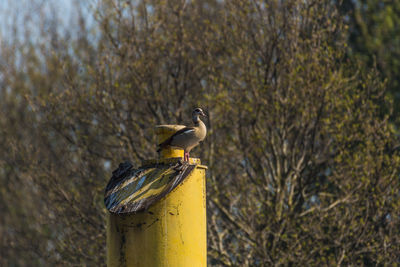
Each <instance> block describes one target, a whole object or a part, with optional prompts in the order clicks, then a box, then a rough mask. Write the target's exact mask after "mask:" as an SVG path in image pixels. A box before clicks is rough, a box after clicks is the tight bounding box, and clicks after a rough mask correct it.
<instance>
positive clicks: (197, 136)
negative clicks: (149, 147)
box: [157, 108, 207, 161]
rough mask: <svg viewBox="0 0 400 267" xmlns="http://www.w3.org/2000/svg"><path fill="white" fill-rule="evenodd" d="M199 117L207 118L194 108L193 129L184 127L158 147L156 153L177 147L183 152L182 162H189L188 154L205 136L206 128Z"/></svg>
mask: <svg viewBox="0 0 400 267" xmlns="http://www.w3.org/2000/svg"><path fill="white" fill-rule="evenodd" d="M200 116H202V117H207V116H206V114H204V111H203V110H202V109H201V108H195V109H194V110H193V112H192V120H193V124H194V126H193V127H185V128H183V129H181V130H179V131H177V132H176V133H174V134H173V135H172V136H170V137H169V138H168V139H167V140H165V141H164V142H162V143H161V144H159V145H158V150H157V152H160V151H161V150H162V149H163V148H166V147H168V146H169V147H177V148H181V149H183V150H184V153H185V154H184V158H183V160H184V161H189V153H190V150H192V149H193V148H194V147H195V146H197V145H198V144H199V143H200V142H201V141H203V140H204V138H205V137H206V135H207V127H206V125H205V124H204V122H203V121H202V120H200Z"/></svg>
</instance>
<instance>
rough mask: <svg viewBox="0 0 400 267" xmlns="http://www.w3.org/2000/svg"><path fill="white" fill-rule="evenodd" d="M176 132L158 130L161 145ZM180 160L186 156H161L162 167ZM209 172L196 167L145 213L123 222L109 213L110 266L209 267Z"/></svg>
mask: <svg viewBox="0 0 400 267" xmlns="http://www.w3.org/2000/svg"><path fill="white" fill-rule="evenodd" d="M177 129H179V127H178V126H176V127H172V128H171V126H168V127H160V128H158V129H157V133H158V136H159V140H163V139H165V138H167V137H168V136H169V135H171V131H172V133H173V132H174V131H176V130H177ZM177 156H179V157H183V151H182V150H175V149H169V150H166V151H162V152H161V155H160V159H159V161H162V160H165V159H167V158H171V157H177ZM190 160H191V163H199V162H200V161H199V160H198V159H190ZM206 168H207V167H206V166H202V165H200V164H197V165H196V167H195V169H194V170H193V171H192V172H191V173H190V174H189V176H188V177H187V178H186V179H185V180H183V182H182V183H181V184H180V185H178V186H177V187H176V188H175V189H173V190H172V191H171V192H170V193H169V194H167V195H166V196H165V197H163V198H162V199H160V200H159V201H158V202H156V203H154V204H153V205H151V206H150V207H149V208H148V209H147V210H144V211H141V212H138V213H136V214H128V215H122V216H121V215H116V214H112V213H109V214H108V219H107V266H108V267H114V266H132V267H140V266H143V267H157V266H171V267H179V266H182V267H185V266H189V267H195V266H206V265H207V241H206V240H207V239H206V191H205V170H206Z"/></svg>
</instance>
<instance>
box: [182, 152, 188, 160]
mask: <svg viewBox="0 0 400 267" xmlns="http://www.w3.org/2000/svg"><path fill="white" fill-rule="evenodd" d="M183 161H189V152H186V151H185V156H184V157H183Z"/></svg>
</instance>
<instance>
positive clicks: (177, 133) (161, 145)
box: [158, 127, 195, 148]
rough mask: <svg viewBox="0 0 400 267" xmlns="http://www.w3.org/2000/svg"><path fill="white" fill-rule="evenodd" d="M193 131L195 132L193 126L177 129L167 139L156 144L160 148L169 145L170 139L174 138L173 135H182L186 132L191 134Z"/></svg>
mask: <svg viewBox="0 0 400 267" xmlns="http://www.w3.org/2000/svg"><path fill="white" fill-rule="evenodd" d="M194 132H195V128H194V127H185V128H183V129H180V130H179V131H177V132H176V133H174V134H173V135H171V136H170V137H169V138H168V139H167V140H165V141H164V142H162V143H161V144H159V145H158V146H159V147H160V148H162V147H165V146H167V145H169V144H170V143H171V141H172V140H174V138H175V137H177V136H182V135H183V136H184V135H186V134H192V133H194Z"/></svg>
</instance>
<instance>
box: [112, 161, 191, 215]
mask: <svg viewBox="0 0 400 267" xmlns="http://www.w3.org/2000/svg"><path fill="white" fill-rule="evenodd" d="M195 166H196V165H194V164H189V163H187V162H183V161H181V160H178V159H175V160H169V161H166V162H160V163H152V164H145V165H144V166H142V167H140V168H138V169H134V168H133V166H132V164H131V163H129V162H125V163H121V164H120V165H119V167H118V169H116V170H115V171H113V176H112V177H111V179H110V181H109V182H108V184H107V187H106V190H105V194H104V203H105V205H106V208H107V209H108V210H109V211H110V212H111V213H114V214H129V213H135V212H138V211H141V210H145V209H147V208H148V207H149V206H150V205H152V204H153V203H155V202H156V201H158V200H160V199H161V198H162V197H164V196H166V195H167V194H168V193H169V192H171V191H172V190H173V189H174V188H176V187H177V186H178V185H179V184H180V183H181V182H182V181H183V180H184V179H185V178H186V177H187V176H188V175H189V174H190V173H191V172H192V171H193V169H194V168H195Z"/></svg>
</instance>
